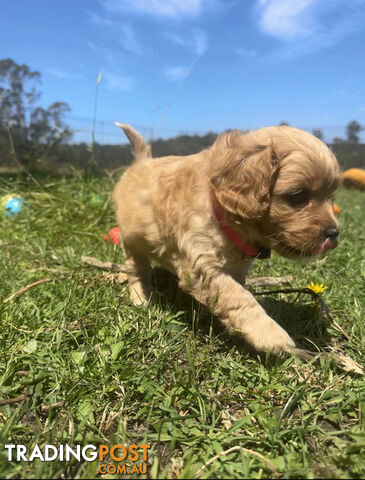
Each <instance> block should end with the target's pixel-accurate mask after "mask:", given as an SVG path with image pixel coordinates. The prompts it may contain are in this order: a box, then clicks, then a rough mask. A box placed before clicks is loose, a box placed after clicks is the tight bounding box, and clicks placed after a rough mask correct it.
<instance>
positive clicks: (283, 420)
mask: <svg viewBox="0 0 365 480" xmlns="http://www.w3.org/2000/svg"><path fill="white" fill-rule="evenodd" d="M113 181H114V180H113V179H111V178H104V179H94V178H89V179H81V178H78V177H72V178H61V179H60V178H45V179H41V180H40V185H36V184H35V183H34V182H33V181H31V180H26V179H25V178H21V177H13V178H10V177H9V176H7V177H6V176H2V177H0V196H2V195H5V194H7V193H12V192H16V193H18V194H22V195H23V196H24V198H25V199H26V202H27V203H28V206H29V207H28V208H25V209H24V210H23V212H22V213H21V214H19V215H18V216H15V217H11V218H10V217H6V216H5V215H3V214H0V222H1V235H0V269H1V271H2V282H1V285H0V318H1V330H0V346H1V347H0V348H1V362H0V368H1V370H0V374H1V377H0V378H1V383H0V400H2V402H1V406H0V428H1V429H0V435H1V439H0V442H1V444H2V447H1V451H0V462H1V463H0V477H1V478H4V477H6V478H97V477H96V473H97V471H98V465H99V462H98V461H97V460H95V461H93V462H80V463H79V462H77V461H76V460H75V459H73V460H72V461H70V462H61V461H54V462H41V461H40V460H38V459H37V460H35V461H33V462H28V463H27V462H24V461H21V462H15V461H14V462H9V461H8V459H7V452H6V451H5V449H4V448H3V445H4V444H22V445H26V446H28V448H29V449H30V450H32V448H33V447H34V446H35V444H38V445H39V446H40V447H42V446H44V445H46V444H52V445H55V446H58V445H60V444H69V445H70V446H76V445H82V446H85V445H88V444H92V445H99V444H109V445H115V444H122V445H129V444H133V443H136V444H149V445H151V448H150V450H149V452H148V453H149V458H148V465H149V467H148V468H149V473H148V475H147V476H148V478H151V477H152V478H265V477H272V478H280V477H284V478H334V477H337V478H349V477H351V478H364V476H365V433H364V425H365V395H364V394H365V384H364V379H363V377H361V376H359V375H355V374H349V373H344V372H342V371H341V370H339V369H338V368H337V367H336V366H335V365H333V363H331V361H329V360H326V361H324V360H322V361H318V362H312V363H305V362H302V361H300V360H298V359H296V358H294V357H290V356H282V357H280V358H278V359H273V358H269V357H259V356H258V355H255V354H252V353H248V352H247V351H246V350H245V348H244V346H243V345H242V342H240V340H239V339H237V338H233V337H230V336H229V335H228V334H227V333H226V332H225V331H224V330H222V329H221V328H220V327H219V325H217V323H216V321H215V319H214V318H212V317H211V316H210V315H209V314H208V315H207V314H206V313H204V312H203V311H202V309H201V308H200V307H199V305H197V304H195V303H194V302H193V301H192V300H191V299H190V298H188V297H186V296H185V295H183V294H182V293H181V292H180V291H179V290H178V289H177V288H176V285H175V284H174V281H173V279H169V278H167V279H166V278H165V279H163V278H162V279H159V280H157V281H158V282H160V284H159V285H160V289H161V292H162V294H161V297H160V302H159V304H158V305H154V306H152V307H149V308H145V307H134V306H132V305H131V304H130V302H129V300H128V293H127V290H126V285H125V284H124V283H120V282H118V280H117V278H116V277H117V275H116V274H111V273H108V272H103V271H101V270H98V269H95V268H93V267H91V266H87V265H84V264H82V261H81V257H82V256H83V255H88V256H94V257H96V258H98V259H99V260H103V261H112V262H116V263H122V262H123V258H122V254H121V252H120V250H119V247H116V246H114V245H113V244H112V243H110V242H106V241H105V240H104V239H103V238H102V235H103V234H104V233H106V232H107V231H108V230H109V229H110V228H111V227H113V226H115V220H114V214H113V207H112V204H111V202H110V192H111V190H112V187H113ZM364 199H365V193H364V192H358V191H355V190H350V191H345V190H340V191H338V192H337V194H336V202H337V203H338V204H339V205H340V207H341V209H342V211H341V214H340V215H339V221H340V228H341V235H340V246H339V248H338V249H337V250H335V251H333V252H329V253H328V255H326V256H325V257H323V258H321V259H318V260H316V261H313V262H311V263H296V262H292V261H289V260H285V259H282V258H280V257H278V256H276V255H273V257H272V258H271V259H270V260H267V261H262V262H260V261H258V262H257V263H256V265H255V267H254V269H253V271H252V272H251V275H252V276H264V275H271V276H282V275H292V276H293V282H292V286H293V287H304V286H305V285H306V284H307V283H308V282H310V281H313V282H315V283H324V285H325V286H326V287H327V288H326V290H325V291H324V293H323V298H324V300H325V302H326V304H327V305H328V307H329V309H330V311H331V314H332V317H333V319H334V320H335V322H336V323H331V322H329V321H328V320H326V318H325V317H324V318H323V319H321V315H320V312H319V310H318V305H317V304H316V303H315V302H314V301H313V300H312V298H311V297H310V296H308V295H304V294H297V293H296V294H293V293H291V294H287V293H285V294H276V295H265V296H262V297H261V296H260V297H258V298H259V299H260V301H262V302H263V303H264V304H265V307H266V308H267V310H268V311H269V312H270V313H271V314H272V315H273V316H274V317H275V318H277V319H278V320H279V321H280V322H282V324H283V325H285V326H286V328H287V329H288V330H289V331H290V333H291V334H292V335H293V336H294V337H295V338H296V339H297V340H299V341H300V342H304V343H305V342H307V344H308V343H309V344H311V345H312V348H313V349H314V350H315V349H316V345H328V346H332V347H333V346H336V348H338V349H339V351H341V352H343V353H345V354H346V355H348V356H350V357H351V358H352V359H354V360H355V361H356V362H357V363H358V364H360V365H362V366H363V365H364V363H365V362H364V359H365V355H364V351H365V349H364V347H365V331H364V317H365V292H364V290H365V289H364V283H365V282H364V281H365V248H364V247H365V233H364V224H365V202H364ZM45 279H49V281H47V282H44V283H40V284H39V285H37V286H34V287H32V288H30V289H29V290H27V291H22V292H20V293H19V294H18V295H16V296H15V297H13V298H11V299H10V300H8V301H6V300H7V299H9V297H10V296H11V295H12V294H13V293H15V292H17V291H19V290H21V289H22V288H23V287H25V286H27V285H29V284H32V283H34V282H36V281H39V280H45ZM257 290H258V289H257ZM339 327H340V328H339ZM17 398H18V400H17ZM14 399H15V400H16V401H14V403H10V402H9V400H10V401H11V400H14ZM233 447H236V448H233ZM110 463H111V462H110ZM147 476H146V475H145V476H143V475H140V476H138V475H137V476H136V475H135V476H134V477H132V478H141V477H142V478H143V477H145V478H147ZM109 478H113V477H112V476H110V475H109ZM119 478H120V476H119ZM129 478H130V477H129Z"/></svg>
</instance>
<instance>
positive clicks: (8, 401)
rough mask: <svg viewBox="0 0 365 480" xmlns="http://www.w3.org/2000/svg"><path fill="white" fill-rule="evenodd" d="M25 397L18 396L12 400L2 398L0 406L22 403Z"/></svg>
mask: <svg viewBox="0 0 365 480" xmlns="http://www.w3.org/2000/svg"><path fill="white" fill-rule="evenodd" d="M26 398H27V397H26V395H24V394H23V395H19V397H14V398H4V399H3V400H0V406H3V405H11V404H12V403H18V402H22V401H23V400H25V399H26Z"/></svg>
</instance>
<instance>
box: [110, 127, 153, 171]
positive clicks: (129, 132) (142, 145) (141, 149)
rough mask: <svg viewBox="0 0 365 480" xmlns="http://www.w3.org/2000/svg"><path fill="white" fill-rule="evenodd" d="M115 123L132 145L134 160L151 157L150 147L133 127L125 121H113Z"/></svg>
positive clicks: (138, 160)
mask: <svg viewBox="0 0 365 480" xmlns="http://www.w3.org/2000/svg"><path fill="white" fill-rule="evenodd" d="M114 123H115V125H116V126H117V127H119V128H121V129H122V130H123V132H124V133H125V134H126V136H127V137H128V140H129V142H130V144H131V146H132V150H133V154H134V159H135V162H140V161H141V160H146V158H151V157H152V155H151V147H150V146H149V145H147V143H146V141H145V139H144V138H143V137H142V135H140V134H139V133H138V132H137V131H136V130H134V128H132V127H131V126H130V125H127V124H126V123H118V122H114Z"/></svg>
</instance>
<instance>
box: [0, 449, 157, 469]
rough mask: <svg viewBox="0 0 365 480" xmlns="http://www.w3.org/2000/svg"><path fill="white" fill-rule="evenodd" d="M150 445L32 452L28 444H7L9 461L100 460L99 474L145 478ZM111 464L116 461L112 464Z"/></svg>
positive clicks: (36, 450)
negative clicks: (136, 475)
mask: <svg viewBox="0 0 365 480" xmlns="http://www.w3.org/2000/svg"><path fill="white" fill-rule="evenodd" d="M150 448H151V445H143V444H139V445H137V444H132V445H129V446H124V445H120V444H117V445H113V446H109V445H99V446H95V445H85V446H84V447H82V446H81V445H75V446H74V447H70V445H68V444H65V445H59V446H58V447H56V446H54V445H44V446H43V447H39V445H38V444H36V445H35V446H34V448H33V449H32V450H30V451H29V449H28V448H27V446H26V445H5V449H6V450H7V453H8V461H9V462H33V461H34V460H35V459H37V458H38V459H39V460H40V461H41V462H54V461H55V460H59V461H60V462H69V461H71V460H72V459H76V461H78V462H83V461H85V462H94V461H95V460H98V461H99V462H100V463H99V467H98V471H97V473H98V474H99V475H106V474H108V475H114V474H121V475H134V474H138V475H145V474H146V473H147V468H148V464H147V460H148V450H149V449H150ZM111 461H114V462H116V465H115V464H114V463H111Z"/></svg>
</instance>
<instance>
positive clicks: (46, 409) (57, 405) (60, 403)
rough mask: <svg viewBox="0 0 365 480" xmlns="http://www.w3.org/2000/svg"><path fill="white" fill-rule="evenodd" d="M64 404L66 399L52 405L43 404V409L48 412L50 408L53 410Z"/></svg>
mask: <svg viewBox="0 0 365 480" xmlns="http://www.w3.org/2000/svg"><path fill="white" fill-rule="evenodd" d="M64 404H65V400H60V401H59V402H55V403H51V405H42V406H41V410H42V412H47V411H48V410H51V408H58V407H63V405H64Z"/></svg>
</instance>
